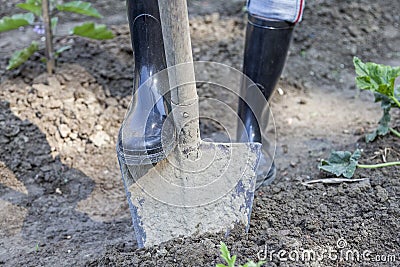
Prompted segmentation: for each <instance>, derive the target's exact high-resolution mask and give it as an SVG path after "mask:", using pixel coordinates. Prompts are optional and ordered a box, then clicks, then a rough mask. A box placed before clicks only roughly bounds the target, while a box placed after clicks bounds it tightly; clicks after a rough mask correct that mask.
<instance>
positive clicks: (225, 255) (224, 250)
mask: <svg viewBox="0 0 400 267" xmlns="http://www.w3.org/2000/svg"><path fill="white" fill-rule="evenodd" d="M219 250H220V252H221V257H222V258H223V259H224V260H225V261H226V262H227V263H229V261H230V260H231V254H230V253H229V250H228V247H227V246H226V244H225V243H224V242H222V241H221V243H220V248H219Z"/></svg>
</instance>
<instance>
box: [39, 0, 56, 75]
mask: <svg viewBox="0 0 400 267" xmlns="http://www.w3.org/2000/svg"><path fill="white" fill-rule="evenodd" d="M42 16H43V23H44V30H45V33H46V49H45V52H46V58H47V62H46V67H47V72H48V73H49V74H52V73H53V72H54V68H55V60H54V49H53V35H52V32H51V19H50V15H49V1H48V0H42Z"/></svg>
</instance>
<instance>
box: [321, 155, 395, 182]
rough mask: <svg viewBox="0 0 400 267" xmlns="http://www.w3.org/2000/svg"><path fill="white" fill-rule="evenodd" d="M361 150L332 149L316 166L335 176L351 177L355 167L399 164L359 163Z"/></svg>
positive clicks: (393, 164)
mask: <svg viewBox="0 0 400 267" xmlns="http://www.w3.org/2000/svg"><path fill="white" fill-rule="evenodd" d="M360 157H361V150H359V149H357V150H356V151H354V153H351V152H349V151H332V153H331V155H330V156H329V159H328V160H324V159H322V160H321V162H320V164H319V166H318V168H319V169H320V170H323V171H326V172H329V173H332V174H335V175H336V176H337V177H339V176H344V177H346V178H352V177H353V176H354V172H355V171H356V169H357V168H365V169H375V168H382V167H389V166H395V165H400V161H394V162H385V163H380V164H371V165H365V164H359V163H358V160H359V159H360Z"/></svg>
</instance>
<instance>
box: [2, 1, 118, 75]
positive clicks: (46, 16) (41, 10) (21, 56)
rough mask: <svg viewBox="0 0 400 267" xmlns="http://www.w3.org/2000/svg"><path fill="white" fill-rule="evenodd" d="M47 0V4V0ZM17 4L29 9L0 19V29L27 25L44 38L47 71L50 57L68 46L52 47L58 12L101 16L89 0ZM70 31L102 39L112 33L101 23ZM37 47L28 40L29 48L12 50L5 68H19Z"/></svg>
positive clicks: (53, 58)
mask: <svg viewBox="0 0 400 267" xmlns="http://www.w3.org/2000/svg"><path fill="white" fill-rule="evenodd" d="M48 1H50V3H49V2H48ZM17 7H19V8H21V9H23V10H26V11H29V12H28V13H23V14H15V15H12V16H11V17H7V16H6V17H3V18H1V19H0V32H5V31H11V30H15V29H19V28H20V27H24V26H31V27H33V30H34V31H35V32H36V33H38V34H39V35H42V36H43V37H44V40H45V41H46V42H45V53H46V62H47V71H48V72H49V73H52V72H53V69H54V65H55V63H54V60H55V58H56V57H57V56H58V55H59V54H60V53H61V52H63V51H65V50H67V49H69V48H70V46H65V47H61V48H59V49H58V50H57V51H56V52H54V50H53V38H52V36H53V33H54V32H55V31H56V27H57V22H58V17H57V16H56V15H57V14H58V13H59V12H72V13H77V14H80V15H85V16H89V17H95V18H101V17H102V16H101V14H100V13H99V12H98V11H97V9H95V8H94V7H92V5H91V3H88V2H84V1H71V2H66V3H61V2H59V1H58V0H26V1H25V3H19V4H17ZM70 32H71V34H74V35H77V36H82V37H87V38H91V39H97V40H104V39H111V38H113V37H114V36H113V34H112V32H111V31H110V30H109V29H108V28H107V27H106V26H105V25H102V24H100V25H99V24H95V23H94V22H85V23H83V24H81V25H78V26H76V27H74V28H72V29H71V31H70ZM39 49H40V45H39V44H38V43H37V42H35V41H32V43H31V44H30V45H29V47H27V48H25V49H22V50H19V51H16V52H15V53H14V54H13V55H12V57H11V59H10V61H9V63H8V66H7V70H11V69H14V68H17V67H19V66H20V65H21V64H23V63H24V62H25V61H27V60H28V59H29V57H31V56H32V55H33V54H34V53H35V52H37V51H38V50H39Z"/></svg>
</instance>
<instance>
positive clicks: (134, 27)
mask: <svg viewBox="0 0 400 267" xmlns="http://www.w3.org/2000/svg"><path fill="white" fill-rule="evenodd" d="M127 9H128V20H129V28H130V33H131V41H132V48H133V52H134V59H135V70H134V86H133V98H132V102H131V105H130V108H129V112H128V114H127V116H126V118H125V120H124V124H123V126H122V127H121V130H120V133H119V136H118V144H117V152H118V156H119V158H120V159H121V161H122V162H123V163H126V164H128V165H141V164H149V163H156V162H158V161H159V160H161V159H163V158H165V156H166V155H165V154H166V150H168V148H167V147H168V146H169V145H168V144H166V142H162V141H165V140H173V138H165V139H162V129H163V126H165V125H164V122H165V120H166V118H167V115H168V111H169V106H168V105H169V104H168V103H169V101H166V99H165V98H166V97H164V96H163V95H162V91H163V90H162V89H161V88H160V86H162V83H161V82H160V81H158V82H157V81H156V80H155V79H154V80H151V77H152V76H153V75H154V74H156V73H157V72H159V71H162V70H164V69H166V62H165V53H164V44H163V37H162V29H161V23H160V15H159V8H158V2H157V0H127ZM157 77H158V76H157ZM149 78H150V81H149V80H148V79H149ZM166 78H167V76H166ZM146 81H147V82H146ZM139 88H140V89H139ZM166 131H167V130H165V132H166ZM170 132H173V131H172V130H171V131H170Z"/></svg>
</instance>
